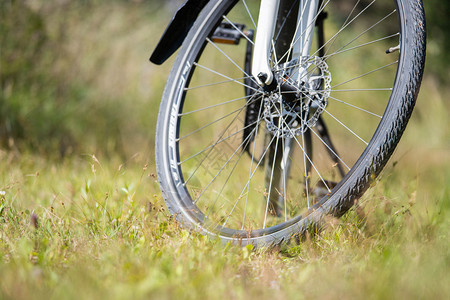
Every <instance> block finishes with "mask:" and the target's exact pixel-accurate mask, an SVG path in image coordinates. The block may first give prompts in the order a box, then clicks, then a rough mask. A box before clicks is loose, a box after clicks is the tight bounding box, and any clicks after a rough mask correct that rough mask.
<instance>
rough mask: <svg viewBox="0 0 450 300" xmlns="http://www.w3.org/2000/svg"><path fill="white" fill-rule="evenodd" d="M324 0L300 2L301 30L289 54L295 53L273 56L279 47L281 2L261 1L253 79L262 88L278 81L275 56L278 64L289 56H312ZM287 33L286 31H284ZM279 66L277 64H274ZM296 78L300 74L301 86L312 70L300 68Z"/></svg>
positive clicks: (299, 25)
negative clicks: (276, 40)
mask: <svg viewBox="0 0 450 300" xmlns="http://www.w3.org/2000/svg"><path fill="white" fill-rule="evenodd" d="M319 2H320V0H300V4H299V5H300V7H299V10H298V17H297V26H296V28H295V34H294V38H293V40H292V42H291V45H290V47H289V50H288V51H291V53H273V52H275V50H274V49H275V45H274V44H273V36H274V33H275V27H276V22H277V17H278V8H279V6H280V0H261V7H260V11H259V17H258V28H257V31H256V40H255V47H254V51H253V60H252V75H253V77H255V79H256V81H257V82H258V84H260V85H261V86H264V85H267V86H268V85H270V84H271V83H272V82H273V80H274V75H273V72H272V68H271V63H270V62H271V60H272V53H273V54H274V55H273V57H274V59H275V60H278V61H281V60H282V59H284V58H285V57H286V56H288V57H292V58H293V59H296V58H297V59H299V61H300V57H302V56H308V55H309V54H310V50H311V44H312V39H313V33H314V25H315V20H316V18H317V10H318V7H319ZM281 30H283V28H281ZM276 63H278V62H277V61H275V62H274V64H276ZM297 68H298V72H297V70H294V72H292V74H298V78H297V82H298V83H300V82H301V81H302V78H305V76H306V74H307V72H308V70H307V69H306V68H304V67H302V66H298V67H297Z"/></svg>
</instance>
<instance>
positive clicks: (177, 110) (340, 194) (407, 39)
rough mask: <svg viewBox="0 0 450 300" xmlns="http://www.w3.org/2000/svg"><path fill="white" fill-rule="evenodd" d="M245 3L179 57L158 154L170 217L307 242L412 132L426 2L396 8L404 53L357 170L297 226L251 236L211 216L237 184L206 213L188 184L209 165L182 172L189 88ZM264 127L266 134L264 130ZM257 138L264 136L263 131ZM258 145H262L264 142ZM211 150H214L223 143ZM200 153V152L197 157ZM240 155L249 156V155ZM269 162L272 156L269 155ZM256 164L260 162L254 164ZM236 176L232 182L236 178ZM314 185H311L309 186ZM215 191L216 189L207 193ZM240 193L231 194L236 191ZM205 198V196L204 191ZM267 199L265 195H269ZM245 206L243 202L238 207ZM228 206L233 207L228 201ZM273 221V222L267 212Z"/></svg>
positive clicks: (213, 19) (213, 11)
mask: <svg viewBox="0 0 450 300" xmlns="http://www.w3.org/2000/svg"><path fill="white" fill-rule="evenodd" d="M237 2H238V1H230V0H218V1H211V2H210V3H209V4H208V5H207V6H206V7H205V9H204V10H203V11H202V13H201V14H200V16H199V18H198V20H197V21H196V23H195V24H194V26H193V27H192V29H191V30H190V32H189V34H188V36H187V38H186V40H185V42H184V43H183V45H182V48H181V50H180V52H179V54H178V56H177V58H176V61H175V63H174V66H173V69H172V71H171V73H170V75H169V78H168V81H167V82H168V83H167V85H166V88H165V90H164V94H163V97H162V101H161V105H160V110H159V115H158V121H157V130H156V146H155V151H156V166H157V173H158V179H159V184H160V188H161V192H162V195H163V197H164V199H165V201H166V204H167V206H168V208H169V211H170V212H171V213H172V214H173V215H175V217H176V218H177V220H179V221H180V222H181V223H182V224H183V225H185V226H186V227H188V228H191V229H193V230H198V231H199V232H201V233H204V234H208V235H211V236H218V237H219V238H221V239H222V240H223V241H224V242H232V243H237V244H253V245H271V244H279V243H281V242H283V241H286V240H290V239H291V238H293V237H298V236H301V235H303V234H304V233H305V232H306V230H308V228H311V227H312V226H313V227H315V226H318V224H321V222H322V220H323V218H324V216H326V215H333V216H336V217H340V216H342V215H343V214H344V213H346V212H347V211H348V210H349V209H350V208H351V207H352V206H353V204H354V202H355V201H356V200H357V199H358V198H359V197H360V196H361V195H362V194H363V193H364V192H365V191H366V189H367V188H368V187H369V185H370V183H371V182H372V181H373V180H374V179H375V178H376V176H378V175H379V173H380V172H381V171H382V169H383V167H384V166H385V165H386V163H387V161H388V159H389V157H390V156H391V154H392V153H393V151H394V149H395V147H396V145H397V144H398V142H399V140H400V138H401V135H402V133H403V131H404V130H405V128H406V125H407V122H408V120H409V118H410V116H411V113H412V111H413V108H414V104H415V101H416V99H417V95H418V92H419V88H420V83H421V79H422V75H423V69H424V61H425V44H426V43H425V41H426V34H425V16H424V11H423V6H422V2H421V1H409V0H396V1H394V4H395V6H396V16H397V19H398V24H399V30H400V34H399V42H400V49H399V54H398V62H397V70H396V71H395V77H394V80H393V87H392V89H391V91H390V96H389V98H388V100H387V104H386V108H385V110H384V112H383V115H382V118H381V120H380V121H379V124H378V125H377V126H376V129H375V132H374V133H373V136H372V137H371V139H370V141H369V142H368V143H367V146H365V148H364V150H363V151H362V153H361V154H360V155H359V156H358V158H357V159H356V161H355V162H354V164H352V166H351V168H349V169H350V170H349V171H348V173H346V174H345V176H344V177H343V178H342V179H341V180H340V181H339V182H338V183H337V184H336V185H335V186H334V187H332V189H331V191H329V192H328V194H325V195H321V196H320V199H319V198H318V199H317V201H316V203H314V204H313V205H311V206H310V207H309V208H308V209H307V210H306V211H305V212H304V213H300V214H297V215H295V216H292V217H291V218H289V219H287V217H286V220H284V221H283V220H281V221H279V223H276V224H275V225H273V226H268V227H266V220H264V227H262V226H260V227H261V228H246V229H244V225H242V228H238V227H236V228H229V227H226V226H222V225H221V224H220V223H221V222H222V221H223V216H221V217H217V220H212V217H210V216H209V215H208V214H207V213H206V214H205V211H204V210H208V209H210V208H211V206H213V207H214V206H215V205H216V202H217V201H218V199H219V197H222V195H220V194H221V193H222V190H223V189H224V188H225V185H226V184H227V182H228V179H229V178H230V177H228V179H227V181H225V184H224V185H223V187H222V190H220V189H219V190H218V191H215V193H219V192H220V194H219V196H217V199H216V200H215V201H216V202H214V204H209V206H205V208H204V209H203V211H202V209H199V207H198V206H197V204H196V201H197V200H198V199H200V198H197V199H194V198H195V197H196V191H195V189H194V187H191V188H188V187H187V181H189V179H191V177H189V174H192V172H193V173H195V172H196V171H197V170H198V168H199V167H200V165H201V163H199V164H200V165H199V166H197V169H195V170H194V171H192V168H191V169H190V170H187V168H185V170H183V169H182V165H183V162H182V160H181V158H180V141H181V140H180V130H181V129H183V128H184V127H185V126H192V127H193V128H194V126H196V124H187V122H184V123H182V121H181V118H182V117H183V118H184V115H183V107H184V106H186V105H185V104H186V103H185V101H186V95H187V94H189V93H190V91H191V90H190V89H189V87H188V85H189V84H190V83H191V81H192V77H193V74H194V72H195V71H196V68H198V69H200V67H201V66H200V65H199V64H196V62H197V61H198V60H199V59H200V58H201V56H202V55H203V52H204V50H205V48H206V47H207V46H209V47H211V43H210V42H208V41H207V40H206V39H207V38H208V39H210V38H211V35H212V33H213V32H214V30H215V29H216V28H217V26H218V25H219V24H220V22H221V21H222V20H223V16H224V15H226V14H227V13H228V12H229V11H230V10H231V9H232V8H233V7H234V6H235V5H236V3H237ZM211 97H212V96H211ZM280 97H281V96H280ZM202 101H204V100H202ZM265 101H266V100H265ZM216 122H217V121H216ZM193 123H195V122H193ZM261 123H263V120H261ZM257 126H261V127H263V125H259V123H258V124H257ZM196 128H197V129H195V130H197V131H195V133H196V134H197V132H198V131H200V129H202V128H204V127H202V125H198V127H196ZM222 135H223V134H222ZM255 135H257V130H256V134H255ZM214 140H216V141H217V138H216V137H214ZM249 140H250V138H249V139H248V141H249ZM253 143H254V144H255V145H256V141H254V142H253ZM191 144H192V143H191ZM191 144H189V145H188V146H185V145H182V147H188V148H189V147H193V146H192V145H191ZM194 144H195V143H194ZM208 145H209V144H208ZM211 145H212V149H213V148H214V147H215V144H211ZM298 146H301V145H300V144H299V145H298ZM208 147H209V148H208ZM208 147H206V148H204V149H203V150H201V151H203V152H202V153H204V152H207V151H211V150H210V149H211V146H208ZM253 148H255V147H253ZM205 149H206V150H205ZM236 151H237V149H236ZM192 153H196V152H195V151H194V150H192ZM208 153H209V152H208ZM239 155H242V153H240V154H239ZM262 155H264V152H263V154H262ZM252 159H254V158H253V157H252ZM203 162H204V160H203V161H202V163H203ZM238 162H239V160H238V161H237V162H236V165H235V167H236V166H238ZM227 163H228V162H227ZM305 165H306V162H305ZM194 168H195V166H194ZM256 168H257V167H256ZM233 170H234V169H233ZM233 170H232V172H233ZM255 170H256V169H255ZM232 172H231V173H232ZM252 172H253V169H252V167H250V173H252ZM255 172H256V171H255ZM219 173H220V172H219ZM231 173H230V175H229V176H234V175H231ZM318 173H319V172H318ZM191 176H192V175H191ZM217 176H218V175H216V177H217ZM252 176H253V175H252ZM319 176H320V175H319ZM199 177H200V176H199ZM216 177H214V179H213V180H215V178H216ZM201 179H202V178H200V179H199V180H201ZM307 180H308V179H304V181H305V182H306V181H307ZM322 180H323V179H322ZM249 181H250V179H249ZM191 182H192V181H191ZM210 184H211V183H210ZM247 184H248V186H249V187H248V193H250V183H247ZM192 185H194V184H192ZM208 187H209V185H208V186H207V187H206V189H207V188H208ZM232 188H233V187H230V189H232ZM201 193H202V194H201V195H203V193H204V191H203V192H201ZM261 193H262V194H264V192H261ZM194 194H195V196H194ZM214 197H215V196H214ZM239 200H240V198H239V199H238V200H236V201H239ZM223 205H225V201H224V204H223ZM245 205H247V204H245ZM234 207H236V205H235V206H234ZM234 207H233V209H234ZM246 208H247V207H246ZM230 214H231V213H230ZM265 214H266V216H267V210H266V212H265ZM229 217H230V216H228V218H229ZM227 220H228V219H227ZM244 222H245V212H244ZM225 223H226V222H225Z"/></svg>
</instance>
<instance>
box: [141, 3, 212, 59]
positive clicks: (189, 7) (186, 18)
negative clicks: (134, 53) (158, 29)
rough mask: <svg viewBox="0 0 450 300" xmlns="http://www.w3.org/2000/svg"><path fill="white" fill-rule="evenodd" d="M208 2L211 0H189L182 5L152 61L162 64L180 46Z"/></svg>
mask: <svg viewBox="0 0 450 300" xmlns="http://www.w3.org/2000/svg"><path fill="white" fill-rule="evenodd" d="M208 2H209V0H187V1H186V2H185V3H184V4H183V5H181V6H180V8H179V9H178V11H177V12H176V13H175V15H174V16H173V18H172V20H171V21H170V23H169V26H167V28H166V31H165V32H164V34H163V35H162V37H161V39H160V40H159V42H158V45H157V46H156V48H155V50H153V53H152V56H151V57H150V61H151V62H152V63H155V64H157V65H160V64H162V63H163V62H165V61H166V60H167V59H168V58H169V57H170V56H171V55H172V54H173V53H174V52H175V51H177V49H178V48H180V46H181V44H182V43H183V41H184V39H185V38H186V35H187V34H188V32H189V30H190V29H191V27H192V25H193V24H194V22H195V20H196V19H197V17H198V15H199V13H200V12H201V11H202V9H203V8H204V7H205V6H206V4H208Z"/></svg>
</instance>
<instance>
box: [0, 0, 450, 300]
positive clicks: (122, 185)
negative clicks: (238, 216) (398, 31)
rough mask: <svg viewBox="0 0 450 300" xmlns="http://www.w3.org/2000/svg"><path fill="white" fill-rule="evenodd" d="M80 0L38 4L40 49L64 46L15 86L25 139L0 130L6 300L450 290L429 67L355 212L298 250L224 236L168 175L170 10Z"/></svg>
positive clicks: (440, 134)
mask: <svg viewBox="0 0 450 300" xmlns="http://www.w3.org/2000/svg"><path fill="white" fill-rule="evenodd" d="M36 3H39V1H36ZM42 3H44V4H45V3H53V2H42ZM80 3H81V2H79V3H77V4H76V5H75V4H72V5H68V4H66V5H67V6H64V4H62V5H63V6H58V5H56V6H54V7H53V6H52V5H50V4H49V5H48V6H45V5H43V4H42V5H40V6H39V5H38V4H33V5H36V7H35V8H33V9H34V11H39V12H40V15H41V16H45V18H44V20H45V22H46V23H45V24H47V25H46V27H45V28H47V31H46V36H47V42H45V43H44V44H43V45H42V46H40V47H44V49H46V50H49V49H51V48H52V47H53V46H58V47H57V48H56V49H57V51H56V52H61V53H62V54H61V55H60V56H54V57H53V60H49V59H50V58H51V57H50V56H51V54H54V53H55V52H49V53H50V54H49V57H45V54H40V55H44V57H42V56H39V60H37V61H36V64H35V65H33V66H28V67H30V68H31V69H30V70H31V71H30V72H29V73H30V74H29V76H32V77H21V76H24V75H23V74H22V73H24V72H19V73H17V74H19V75H17V74H16V75H14V76H16V77H11V76H12V75H8V76H9V77H8V78H9V79H8V80H7V82H6V83H5V85H3V84H4V82H3V81H2V94H1V96H2V98H1V99H2V101H3V102H2V103H3V104H4V103H8V105H10V106H8V107H9V108H10V109H11V110H9V111H7V110H4V107H5V106H2V110H1V111H0V113H1V114H0V115H1V116H2V119H0V123H1V124H2V126H0V128H2V129H3V128H7V126H3V125H4V124H6V123H8V122H9V123H8V124H18V125H20V126H22V127H21V128H22V129H23V132H22V134H23V135H22V137H21V138H20V135H18V136H19V138H17V135H14V138H12V137H13V135H11V132H6V133H4V132H0V136H1V138H2V139H3V138H4V137H6V138H5V146H3V147H2V148H1V150H0V227H1V228H0V299H30V298H32V299H75V298H77V299H78V298H82V299H99V298H109V299H123V298H136V299H148V298H155V299H173V298H182V299H202V298H207V299H223V298H232V299H255V298H259V299H287V298H292V299H303V298H320V299H329V298H330V299H331V298H332V299H335V298H343V299H348V298H350V299H352V298H369V299H386V298H394V299H411V298H415V299H429V298H430V299H448V298H449V297H450V280H449V279H448V277H449V276H448V275H449V273H450V251H449V247H448V245H449V240H450V239H449V228H450V224H449V220H450V215H449V214H450V201H449V199H450V192H449V186H450V157H449V155H450V152H449V149H450V145H449V140H450V133H449V129H448V112H449V107H448V103H447V102H446V98H445V95H446V94H448V88H446V87H445V85H439V83H437V81H436V80H435V78H434V77H433V76H432V73H431V72H429V73H428V75H427V76H426V77H425V80H424V82H423V87H422V90H421V94H420V97H419V100H418V103H417V108H416V110H415V111H414V114H413V117H412V119H411V121H410V124H409V126H408V128H407V130H406V132H405V135H404V137H403V139H402V141H401V143H400V145H399V147H398V149H397V150H396V153H395V154H394V156H393V157H392V158H391V160H390V162H389V164H388V166H387V167H386V169H385V170H384V172H383V174H382V176H381V177H380V178H379V179H378V181H377V184H376V185H374V186H373V187H372V188H371V189H370V190H369V191H368V192H367V193H366V194H365V195H364V196H363V198H362V199H361V201H360V203H359V206H358V208H355V209H352V210H351V211H350V212H349V213H348V214H346V215H345V216H344V217H343V218H341V219H338V220H337V219H332V218H330V219H329V221H328V226H327V227H326V229H325V230H324V231H323V232H321V233H320V234H318V235H317V236H310V237H308V238H307V239H306V240H305V241H304V242H302V243H301V244H298V245H297V244H289V245H283V246H281V247H279V248H271V249H262V248H261V249H252V247H250V246H248V247H245V248H239V247H235V246H232V245H223V244H222V243H221V242H220V241H218V240H215V239H208V238H206V237H204V236H202V235H199V234H197V233H195V232H189V231H186V230H185V229H183V228H182V227H180V226H179V224H177V223H176V222H175V221H174V220H173V218H172V217H171V216H170V215H169V213H168V212H167V209H166V207H165V205H164V201H163V199H162V196H161V194H160V192H159V188H158V184H157V179H156V176H155V173H156V170H155V165H154V158H153V157H154V153H153V136H154V128H155V120H156V114H157V107H158V103H159V98H160V94H161V89H162V86H163V85H164V83H165V79H166V75H167V71H168V66H169V65H170V62H169V63H168V66H163V67H155V66H151V65H150V64H148V63H147V58H148V55H149V51H150V49H152V47H153V46H154V43H155V40H156V38H155V37H156V36H158V35H159V34H160V33H161V31H162V28H163V25H160V24H164V23H165V22H167V18H168V17H167V15H165V14H161V16H154V15H153V16H152V19H151V20H148V19H149V15H150V14H149V13H150V11H151V10H152V7H150V6H147V4H143V3H140V2H139V1H136V2H135V3H134V4H130V3H127V2H123V1H122V2H121V1H114V3H112V4H108V8H106V7H105V5H104V4H102V3H101V2H100V1H98V2H95V3H94V4H89V5H88V4H83V5H86V6H83V5H81V4H80ZM2 4H3V3H2ZM55 7H56V8H55ZM63 12H64V13H63ZM2 20H6V19H4V18H3V19H2ZM2 24H3V23H2ZM62 24H65V25H66V26H64V27H62V26H61V25H62ZM155 24H158V26H155ZM157 27H161V28H159V29H158V28H157ZM63 28H64V30H63ZM93 28H95V31H94V30H93ZM149 35H151V37H149ZM64 37H65V38H64ZM67 37H71V38H67ZM4 49H5V48H4ZM4 49H3V50H4ZM5 51H6V50H5ZM54 51H55V50H54ZM41 52H43V53H45V52H46V51H41ZM47 52H48V51H47ZM3 53H6V52H3ZM30 55H31V54H30ZM32 57H33V56H32ZM34 58H35V57H34ZM49 62H51V63H49ZM18 65H19V66H20V63H19V64H18ZM119 66H120V67H119ZM427 67H428V68H429V71H432V70H433V69H432V67H433V66H431V67H430V66H427ZM19 69H20V68H19ZM118 69H120V72H119V71H117V70H118ZM27 70H28V69H27ZM13 71H14V70H13ZM44 71H45V72H44ZM47 71H49V72H47ZM33 72H35V73H36V74H38V75H39V76H37V75H33ZM12 73H14V72H12ZM12 73H11V74H12ZM2 74H3V73H2ZM27 74H28V73H27ZM158 74H162V75H158ZM3 75H4V74H3ZM4 76H5V77H3V78H2V79H4V78H6V75H4ZM35 76H37V77H35ZM11 78H13V79H11ZM24 82H25V83H30V84H29V86H27V85H26V84H24ZM34 101H38V102H34ZM45 103H47V104H46V105H47V106H45V107H44V109H43V110H40V109H39V108H40V105H41V104H42V105H43V104H45ZM11 111H13V112H14V114H11V113H10V112H11ZM42 111H44V112H45V113H44V114H42ZM41 115H43V116H41ZM5 116H6V117H5ZM14 116H17V119H13V117H14ZM40 117H41V118H40ZM5 120H7V122H6V121H5ZM30 120H34V121H33V122H34V123H29V122H30ZM66 135H67V136H69V137H71V139H70V140H68V141H67V144H63V145H61V144H59V140H60V138H61V137H62V136H66ZM61 147H62V148H64V149H62V150H64V151H62V150H61ZM60 150H61V151H62V152H63V153H60V152H59V151H60Z"/></svg>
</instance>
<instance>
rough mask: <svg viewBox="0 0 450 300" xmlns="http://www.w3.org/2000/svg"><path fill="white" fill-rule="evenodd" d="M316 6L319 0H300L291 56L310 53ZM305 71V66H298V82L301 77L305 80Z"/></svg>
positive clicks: (295, 56) (298, 56) (297, 56)
mask: <svg viewBox="0 0 450 300" xmlns="http://www.w3.org/2000/svg"><path fill="white" fill-rule="evenodd" d="M318 6H319V0H300V9H299V14H298V19H297V30H296V32H295V36H294V41H293V42H294V45H293V53H292V57H293V58H300V57H302V56H308V55H309V54H310V51H311V44H312V40H313V33H314V28H315V20H316V19H315V18H316V15H317V9H318ZM307 72H308V70H307V69H306V68H304V67H303V66H300V69H299V72H298V80H297V82H298V83H300V82H301V81H302V79H303V81H304V80H306V74H307Z"/></svg>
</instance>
